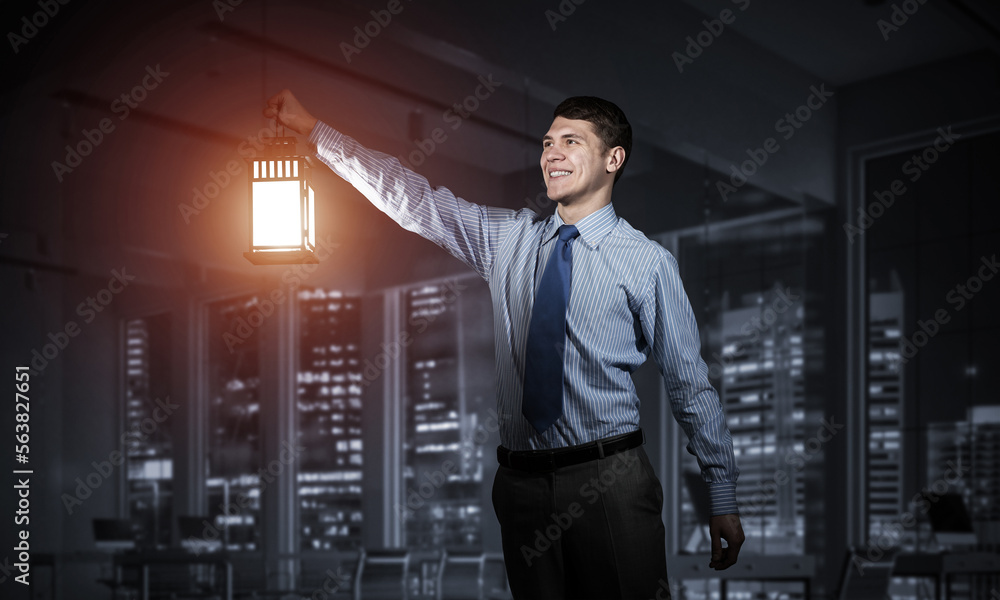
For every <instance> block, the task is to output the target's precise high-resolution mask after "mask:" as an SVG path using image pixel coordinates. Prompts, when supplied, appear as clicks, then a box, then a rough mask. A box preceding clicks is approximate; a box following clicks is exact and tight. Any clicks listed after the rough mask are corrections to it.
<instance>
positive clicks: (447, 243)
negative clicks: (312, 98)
mask: <svg viewBox="0 0 1000 600" xmlns="http://www.w3.org/2000/svg"><path fill="white" fill-rule="evenodd" d="M264 116H265V117H269V118H274V119H277V121H278V122H279V123H281V124H282V125H284V126H286V127H288V128H289V129H292V130H294V131H296V132H297V133H300V134H303V135H305V134H308V135H309V142H310V144H313V145H315V147H316V156H317V158H319V159H320V160H321V161H323V162H324V163H325V164H326V165H327V166H329V167H330V168H331V169H332V170H333V172H335V173H336V174H337V175H339V176H341V177H342V178H343V179H344V180H345V181H347V182H348V183H350V184H351V185H353V186H354V187H355V188H356V189H357V190H358V191H359V192H361V193H362V194H363V195H364V196H365V197H366V198H368V200H369V201H370V202H371V203H372V204H374V205H375V207H376V208H378V209H379V210H381V211H382V212H384V213H386V214H387V215H389V217H391V218H392V219H393V220H394V221H396V222H397V223H399V224H400V225H401V226H402V227H403V228H404V229H407V230H409V231H413V232H414V233H417V234H419V235H420V236H422V237H424V238H426V239H428V240H430V241H432V242H434V243H435V244H437V245H438V246H441V247H442V248H444V249H445V250H447V251H448V252H449V253H451V254H452V255H453V256H455V257H456V258H458V259H459V260H462V261H463V262H465V263H466V264H468V265H469V266H470V267H472V268H473V269H475V270H476V271H477V272H478V273H479V274H480V275H481V276H482V277H483V278H487V277H488V274H489V271H490V267H491V266H492V264H493V258H494V256H495V255H496V250H497V248H498V247H499V243H500V241H501V240H502V239H503V236H504V235H506V233H507V232H508V231H509V230H510V227H511V225H512V224H513V223H514V220H515V219H516V218H517V216H518V215H519V214H522V213H517V212H514V211H512V210H509V209H503V208H494V207H487V206H482V205H478V204H472V203H470V202H467V201H466V200H463V199H462V198H459V197H457V196H456V195H455V194H453V193H452V192H451V190H449V189H448V188H444V187H437V188H432V187H431V186H430V184H429V183H428V182H427V179H426V178H424V177H423V176H421V175H419V174H417V173H414V172H413V171H410V170H409V169H407V168H405V167H403V165H402V164H400V162H399V160H397V159H396V158H394V157H392V156H389V155H388V154H383V153H381V152H377V151H375V150H370V149H368V148H366V147H364V146H362V145H361V144H359V143H358V142H357V141H355V140H354V139H353V138H351V137H350V136H347V135H344V134H343V133H341V132H339V131H336V130H334V129H333V128H331V127H329V126H328V125H326V124H325V123H323V122H321V121H319V120H317V119H316V118H315V117H313V116H312V115H311V114H309V112H308V111H307V110H305V108H303V107H302V105H301V104H300V103H299V101H298V100H297V99H296V98H295V96H293V95H292V93H291V92H289V91H288V90H283V91H281V92H279V93H278V94H275V95H274V96H273V97H272V98H271V99H270V100H268V101H267V106H266V107H265V109H264Z"/></svg>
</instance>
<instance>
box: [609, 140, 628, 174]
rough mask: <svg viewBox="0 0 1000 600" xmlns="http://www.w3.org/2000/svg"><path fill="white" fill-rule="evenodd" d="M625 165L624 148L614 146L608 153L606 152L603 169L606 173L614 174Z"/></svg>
mask: <svg viewBox="0 0 1000 600" xmlns="http://www.w3.org/2000/svg"><path fill="white" fill-rule="evenodd" d="M623 164H625V148H622V147H621V146H615V147H614V148H612V149H611V150H610V151H608V160H607V163H605V168H606V169H607V171H608V173H615V172H617V171H618V169H620V168H622V165H623Z"/></svg>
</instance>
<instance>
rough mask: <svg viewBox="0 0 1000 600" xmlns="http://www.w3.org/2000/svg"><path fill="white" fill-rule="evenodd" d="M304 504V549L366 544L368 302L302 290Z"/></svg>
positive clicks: (300, 410)
mask: <svg viewBox="0 0 1000 600" xmlns="http://www.w3.org/2000/svg"><path fill="white" fill-rule="evenodd" d="M298 299H299V304H298V308H299V324H300V325H299V370H298V379H297V381H298V402H297V413H298V423H299V426H298V436H299V437H298V440H299V442H298V443H299V445H301V446H303V447H305V448H306V452H304V453H303V454H302V456H301V457H300V458H299V472H298V498H299V500H298V502H299V511H300V512H299V516H300V521H301V531H300V540H299V546H300V548H301V549H302V550H331V549H337V550H347V549H356V548H359V547H360V546H361V528H362V524H363V522H364V517H363V515H362V511H361V498H362V494H363V491H364V482H363V479H362V475H363V472H362V465H363V461H364V452H363V450H364V447H363V443H362V439H361V402H362V392H363V387H362V371H361V360H360V355H361V299H360V297H359V296H357V295H353V294H344V293H342V292H339V291H335V290H323V289H313V290H302V291H300V292H299V296H298Z"/></svg>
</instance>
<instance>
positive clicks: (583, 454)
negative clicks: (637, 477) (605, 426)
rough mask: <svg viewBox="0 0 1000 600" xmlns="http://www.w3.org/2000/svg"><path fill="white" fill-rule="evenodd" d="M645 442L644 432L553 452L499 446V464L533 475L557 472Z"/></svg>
mask: <svg viewBox="0 0 1000 600" xmlns="http://www.w3.org/2000/svg"><path fill="white" fill-rule="evenodd" d="M645 441H646V438H645V436H644V435H643V433H642V429H636V430H635V431H633V432H630V433H624V434H622V435H616V436H614V437H609V438H604V439H602V440H597V441H595V442H587V443H586V444H580V445H578V446H568V447H566V448H554V449H552V450H516V451H515V450H508V449H507V448H504V447H503V446H497V461H498V462H499V463H500V464H501V465H503V466H505V467H508V468H511V469H518V470H520V471H530V472H532V473H544V472H546V471H555V470H556V469H558V468H559V467H568V466H570V465H578V464H580V463H583V462H587V461H590V460H596V459H598V458H606V457H608V456H612V455H614V454H618V453H619V452H624V451H626V450H631V449H632V448H637V447H639V446H641V445H643V444H644V443H645Z"/></svg>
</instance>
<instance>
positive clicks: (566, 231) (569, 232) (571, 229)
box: [558, 225, 580, 242]
mask: <svg viewBox="0 0 1000 600" xmlns="http://www.w3.org/2000/svg"><path fill="white" fill-rule="evenodd" d="M558 234H559V241H561V242H568V241H570V240H571V239H573V238H575V237H576V236H578V235H580V230H579V229H577V228H576V225H562V226H560V227H559V231H558Z"/></svg>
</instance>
